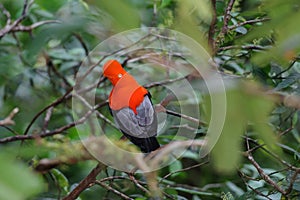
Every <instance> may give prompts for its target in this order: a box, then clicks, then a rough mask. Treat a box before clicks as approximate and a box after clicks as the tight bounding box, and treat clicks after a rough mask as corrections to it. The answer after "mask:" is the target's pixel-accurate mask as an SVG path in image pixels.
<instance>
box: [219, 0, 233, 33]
mask: <svg viewBox="0 0 300 200" xmlns="http://www.w3.org/2000/svg"><path fill="white" fill-rule="evenodd" d="M234 2H235V0H229V3H228V5H227V8H226V11H225V15H224V23H223V27H222V30H221V33H222V34H223V35H225V34H226V33H227V32H228V22H229V20H230V18H231V16H230V12H231V10H232V7H233V4H234Z"/></svg>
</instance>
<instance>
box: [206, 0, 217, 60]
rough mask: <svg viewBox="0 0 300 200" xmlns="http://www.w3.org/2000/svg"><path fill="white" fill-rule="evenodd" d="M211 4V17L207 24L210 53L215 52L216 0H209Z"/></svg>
mask: <svg viewBox="0 0 300 200" xmlns="http://www.w3.org/2000/svg"><path fill="white" fill-rule="evenodd" d="M211 5H212V19H211V22H210V26H209V31H208V45H209V47H210V48H211V50H212V55H214V54H215V40H214V36H215V31H216V23H217V12H216V0H211Z"/></svg>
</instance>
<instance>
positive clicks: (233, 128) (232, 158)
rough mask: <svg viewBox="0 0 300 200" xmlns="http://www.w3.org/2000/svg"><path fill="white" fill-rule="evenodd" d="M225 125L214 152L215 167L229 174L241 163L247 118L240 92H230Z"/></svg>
mask: <svg viewBox="0 0 300 200" xmlns="http://www.w3.org/2000/svg"><path fill="white" fill-rule="evenodd" d="M226 97H227V109H226V110H227V112H226V119H225V124H224V127H223V130H222V133H221V135H220V137H219V138H218V141H217V143H216V145H215V147H214V149H213V150H212V159H213V161H214V166H215V167H216V168H217V170H218V171H220V172H224V173H228V172H231V171H233V170H234V169H235V167H236V166H237V164H238V162H239V161H240V157H241V155H240V153H239V151H240V149H241V135H242V134H243V131H244V129H245V126H246V122H247V118H246V116H245V115H244V113H243V109H244V105H243V103H244V99H243V94H242V93H241V91H239V90H228V91H227V92H226Z"/></svg>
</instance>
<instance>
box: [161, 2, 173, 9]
mask: <svg viewBox="0 0 300 200" xmlns="http://www.w3.org/2000/svg"><path fill="white" fill-rule="evenodd" d="M171 3H172V0H162V1H161V4H160V8H164V7H167V6H169V5H170V4H171Z"/></svg>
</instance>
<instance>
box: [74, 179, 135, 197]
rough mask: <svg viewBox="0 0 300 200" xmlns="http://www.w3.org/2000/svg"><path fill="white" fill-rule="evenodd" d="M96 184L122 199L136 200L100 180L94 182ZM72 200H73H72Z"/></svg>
mask: <svg viewBox="0 0 300 200" xmlns="http://www.w3.org/2000/svg"><path fill="white" fill-rule="evenodd" d="M94 183H95V184H97V185H100V186H102V187H103V188H105V189H107V190H109V191H111V192H113V193H115V194H116V195H118V196H120V197H121V198H122V199H126V200H134V199H133V198H130V197H129V196H127V195H126V194H124V193H122V192H120V191H119V190H116V189H114V188H113V187H111V186H109V185H107V184H105V183H103V182H101V181H98V180H95V181H94ZM70 200H71V199H70Z"/></svg>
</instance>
